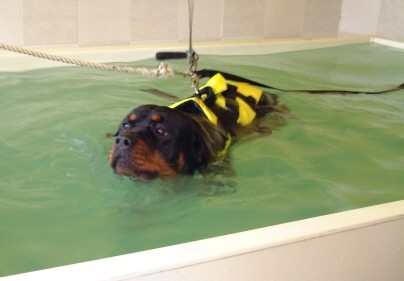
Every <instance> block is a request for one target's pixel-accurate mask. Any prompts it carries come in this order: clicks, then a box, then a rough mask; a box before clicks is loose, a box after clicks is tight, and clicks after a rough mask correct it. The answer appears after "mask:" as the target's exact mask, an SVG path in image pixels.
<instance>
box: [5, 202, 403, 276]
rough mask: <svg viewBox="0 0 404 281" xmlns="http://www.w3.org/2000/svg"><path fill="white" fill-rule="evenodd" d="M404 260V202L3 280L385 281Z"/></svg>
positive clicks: (398, 272)
mask: <svg viewBox="0 0 404 281" xmlns="http://www.w3.org/2000/svg"><path fill="white" fill-rule="evenodd" d="M61 254H63V253H61ZM403 261H404V200H402V201H397V202H392V203H388V204H382V205H376V206H371V207H367V208H362V209H357V210H352V211H347V212H341V213H335V214H331V215H326V216H320V217H315V218H310V219H306V220H301V221H296V222H291V223H285V224H280V225H275V226H270V227H265V228H260V229H255V230H251V231H245V232H240V233H236V234H231V235H225V236H219V237H215V238H211V239H206V240H201V241H195V242H190V243H184V244H178V245H174V246H169V247H164V248H159V249H154V250H149V251H144V252H138V253H133V254H128V255H122V256H117V257H112V258H106V259H100V260H95V261H90V262H85V263H79V264H74V265H68V266H63V267H57V268H52V269H47V270H41V271H36V272H31V273H26V274H20V275H14V276H9V277H5V278H0V280H1V281H22V280H166V281H167V280H255V281H256V280H328V281H330V280H366V281H369V280H384V281H386V280H404V266H403Z"/></svg>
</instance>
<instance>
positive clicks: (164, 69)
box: [0, 43, 188, 78]
mask: <svg viewBox="0 0 404 281" xmlns="http://www.w3.org/2000/svg"><path fill="white" fill-rule="evenodd" d="M0 49H4V50H7V51H10V52H15V53H19V54H24V55H29V56H33V57H37V58H41V59H47V60H52V61H58V62H62V63H67V64H74V65H77V66H86V67H91V68H96V69H103V70H108V71H118V72H125V73H133V74H140V75H143V76H148V77H163V78H166V77H171V76H174V75H180V76H187V75H188V74H187V72H180V71H176V70H174V69H172V68H170V67H169V66H168V65H167V64H165V63H162V62H161V63H160V64H159V65H158V66H157V68H156V69H148V68H145V67H138V68H134V67H129V66H118V65H111V64H105V63H95V62H88V61H83V60H78V59H72V58H67V57H63V56H58V55H51V54H45V53H41V52H38V51H33V50H29V49H26V48H23V47H17V46H13V45H8V44H4V43H0Z"/></svg>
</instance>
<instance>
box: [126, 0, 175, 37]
mask: <svg viewBox="0 0 404 281" xmlns="http://www.w3.org/2000/svg"><path fill="white" fill-rule="evenodd" d="M177 13H178V6H177V0H132V7H131V22H130V26H131V37H130V39H131V40H132V41H152V40H167V39H171V40H176V39H177Z"/></svg>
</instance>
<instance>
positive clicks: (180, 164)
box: [177, 151, 185, 171]
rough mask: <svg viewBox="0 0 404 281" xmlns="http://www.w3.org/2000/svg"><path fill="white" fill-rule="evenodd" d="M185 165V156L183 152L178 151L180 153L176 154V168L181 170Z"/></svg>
mask: <svg viewBox="0 0 404 281" xmlns="http://www.w3.org/2000/svg"><path fill="white" fill-rule="evenodd" d="M184 166H185V158H184V152H182V151H181V152H180V155H179V156H178V160H177V167H178V170H179V171H181V170H182V169H183V168H184Z"/></svg>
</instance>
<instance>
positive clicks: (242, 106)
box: [169, 73, 263, 156]
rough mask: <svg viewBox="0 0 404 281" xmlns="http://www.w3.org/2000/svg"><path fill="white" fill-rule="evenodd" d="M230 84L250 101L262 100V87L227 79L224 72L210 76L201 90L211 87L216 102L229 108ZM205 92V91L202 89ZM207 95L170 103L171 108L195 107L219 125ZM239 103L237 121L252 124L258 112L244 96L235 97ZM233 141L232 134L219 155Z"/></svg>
mask: <svg viewBox="0 0 404 281" xmlns="http://www.w3.org/2000/svg"><path fill="white" fill-rule="evenodd" d="M228 85H231V86H234V87H236V88H237V89H236V91H237V93H238V94H240V95H241V96H243V97H244V98H246V99H247V98H248V99H249V101H250V102H251V101H254V103H255V104H257V103H258V101H259V100H260V98H261V96H262V94H263V91H262V90H261V89H260V88H257V87H254V86H252V85H250V84H248V83H244V82H235V81H227V80H226V79H225V78H224V77H223V75H222V74H220V73H217V74H216V75H214V76H213V77H212V78H210V79H209V80H208V81H207V82H206V84H205V86H203V87H201V88H200V89H199V90H200V91H202V90H203V89H204V88H206V87H210V88H211V89H212V91H213V93H214V95H215V98H216V99H215V104H216V105H217V106H219V107H221V108H224V109H227V106H226V98H225V96H224V95H223V93H224V92H225V91H227V90H228ZM202 92H203V91H202ZM206 98H207V96H206V95H203V94H202V95H201V96H193V97H190V98H187V99H184V100H181V101H179V102H176V103H174V104H172V105H170V106H169V107H170V108H177V107H179V108H181V107H182V108H187V110H186V111H191V112H192V111H194V110H195V109H196V110H197V111H198V113H203V114H204V115H205V116H206V118H207V119H208V120H209V121H210V122H211V123H213V124H214V125H216V126H217V122H218V117H217V116H216V115H215V113H214V112H213V111H212V110H211V109H210V108H209V107H208V106H207V105H206V103H205V100H206ZM235 100H236V102H237V105H238V115H239V116H238V119H237V123H238V124H240V125H241V126H247V125H249V124H251V122H252V121H253V120H254V118H255V116H256V112H255V111H254V110H253V109H252V108H251V106H250V105H249V104H248V103H247V102H246V100H245V99H243V98H242V97H236V98H235ZM231 142H232V138H231V136H230V134H228V136H227V140H226V144H225V147H224V149H223V150H222V151H221V152H219V156H224V155H225V153H226V151H227V149H228V148H229V147H230V144H231Z"/></svg>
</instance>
